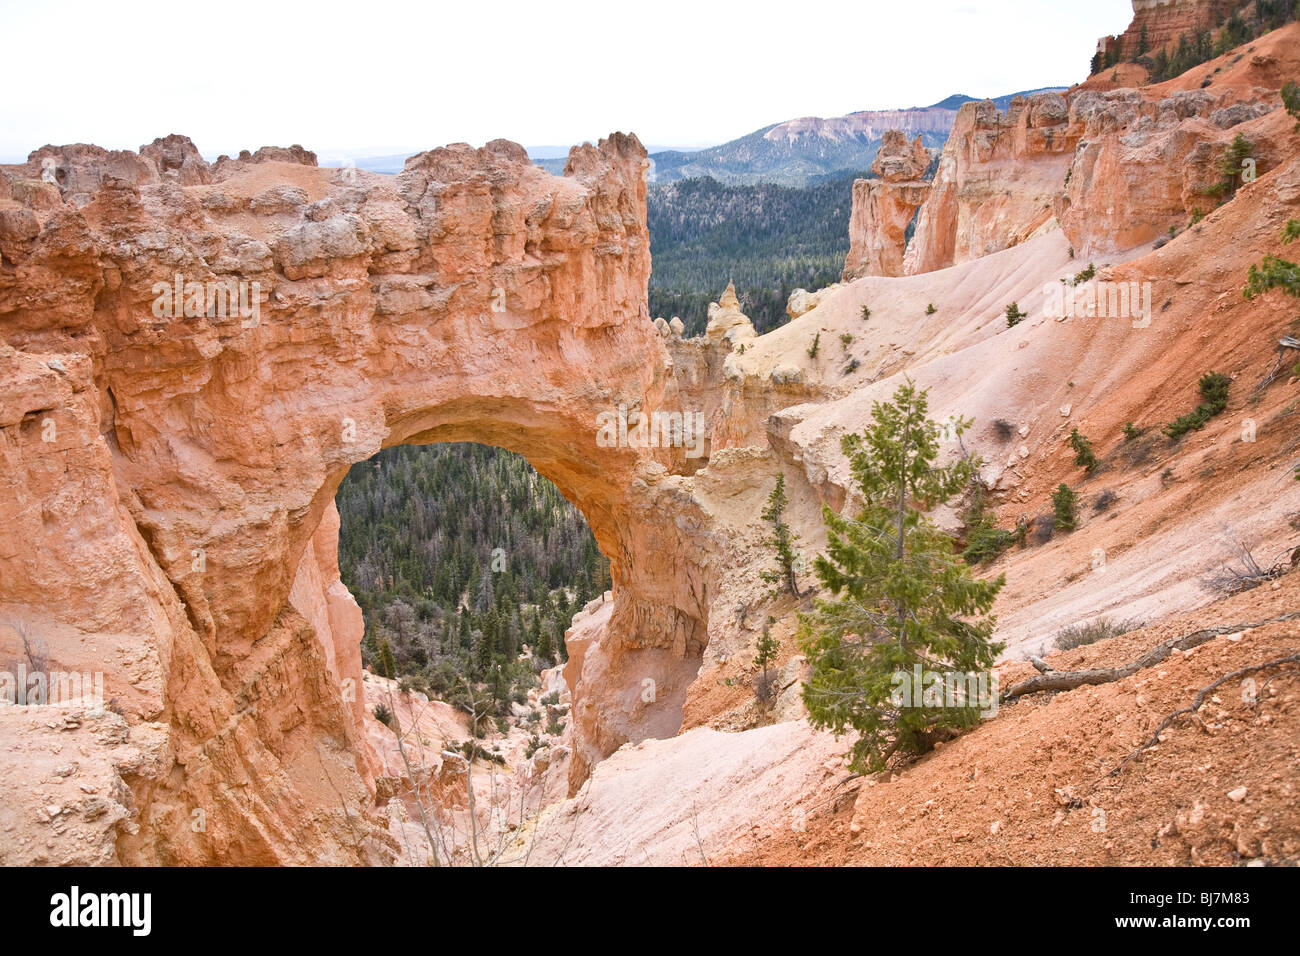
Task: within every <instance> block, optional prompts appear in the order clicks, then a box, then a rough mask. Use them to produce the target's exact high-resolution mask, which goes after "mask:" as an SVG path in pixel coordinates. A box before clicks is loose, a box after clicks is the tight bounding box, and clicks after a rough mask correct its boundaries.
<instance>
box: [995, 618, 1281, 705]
mask: <svg viewBox="0 0 1300 956" xmlns="http://www.w3.org/2000/svg"><path fill="white" fill-rule="evenodd" d="M1296 618H1300V611H1292V612H1291V613H1289V614H1283V615H1281V616H1279V617H1272V618H1269V619H1268V620H1267V621H1257V622H1253V623H1244V624H1222V625H1219V626H1218V627H1207V628H1204V629H1203V630H1199V631H1193V632H1192V633H1191V634H1186V635H1184V636H1182V637H1175V638H1172V639H1170V640H1168V641H1165V642H1164V643H1161V644H1157V645H1156V646H1155V647H1153V648H1151V650H1149V651H1147V652H1146V653H1145V654H1143V655H1142V656H1141V657H1139V658H1138V659H1137V660H1135V661H1132V662H1130V663H1128V664H1125V665H1124V666H1123V667H1085V668H1080V669H1079V670H1075V671H1048V672H1047V673H1044V674H1036V675H1035V676H1033V677H1028V678H1026V679H1025V680H1022V681H1020V682H1019V683H1017V684H1012V685H1011V687H1009V688H1008V689H1007V691H1006V693H1005V694H1003V695H1002V700H1003V701H1008V700H1015V699H1016V698H1017V697H1023V696H1025V695H1026V694H1037V693H1040V692H1042V691H1045V690H1055V691H1062V690H1074V689H1075V688H1077V687H1083V686H1084V685H1086V684H1109V683H1111V682H1112V681H1117V680H1123V679H1124V678H1125V677H1132V676H1133V675H1134V674H1136V673H1137V672H1138V671H1140V670H1143V669H1145V668H1147V667H1152V666H1154V665H1156V664H1159V663H1160V662H1161V661H1163V660H1164V659H1165V658H1167V657H1168V656H1169V655H1170V654H1172V653H1173V652H1174V651H1190V650H1191V649H1192V648H1193V647H1197V646H1199V645H1201V644H1204V643H1206V642H1207V641H1212V640H1214V639H1215V638H1216V637H1219V636H1221V635H1223V634H1235V633H1236V632H1238V631H1248V630H1251V629H1252V628H1256V627H1263V626H1264V625H1265V624H1276V623H1277V622H1279V621H1292V620H1295V619H1296Z"/></svg>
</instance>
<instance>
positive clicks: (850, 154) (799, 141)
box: [530, 86, 1066, 187]
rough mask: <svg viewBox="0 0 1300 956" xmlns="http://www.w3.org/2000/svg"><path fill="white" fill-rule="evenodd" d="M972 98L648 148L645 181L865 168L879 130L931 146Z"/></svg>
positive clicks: (740, 179) (819, 174)
mask: <svg viewBox="0 0 1300 956" xmlns="http://www.w3.org/2000/svg"><path fill="white" fill-rule="evenodd" d="M1064 89H1066V87H1063V86H1059V87H1043V88H1041V89H1038V90H1024V91H1021V92H1019V93H1008V94H1006V95H1004V96H997V97H993V98H992V99H993V102H994V103H995V104H996V105H997V107H998V109H1001V110H1005V109H1006V108H1007V106H1008V105H1009V104H1010V103H1011V100H1012V99H1013V98H1015V97H1017V96H1024V95H1028V94H1029V93H1041V92H1048V91H1060V90H1064ZM975 99H976V98H975V97H973V96H965V95H962V94H954V95H953V96H950V97H948V98H947V99H945V100H941V101H940V102H938V103H935V104H934V105H933V106H919V107H913V108H911V109H902V110H864V111H862V112H858V113H849V114H848V115H847V116H835V117H831V118H829V119H823V118H822V117H819V116H805V117H801V118H799V119H792V120H787V121H785V122H784V123H774V124H773V125H771V126H766V127H764V128H763V129H759V130H755V131H754V132H752V133H749V134H748V135H746V136H742V137H740V138H739V139H733V140H732V141H731V142H729V143H723V144H722V145H720V146H710V147H708V148H706V149H698V150H690V151H686V150H661V151H654V150H651V152H650V159H651V161H652V162H653V163H654V166H653V176H654V178H653V182H656V183H671V182H676V181H677V180H680V179H696V178H700V177H703V176H710V177H712V178H713V179H716V180H717V181H718V182H720V183H725V184H727V185H733V186H737V185H748V184H752V183H776V184H779V185H782V186H798V187H802V186H808V185H813V184H816V183H818V182H824V181H826V179H828V178H832V177H836V176H838V175H839V174H841V173H844V172H846V171H849V170H855V169H867V168H869V167H870V166H871V163H872V161H873V160H874V159H875V158H876V151H877V150H878V149H879V148H880V141H881V138H882V136H883V134H884V132H885V130H887V129H901V130H903V131H904V132H905V133H907V134H908V135H909V136H916V135H918V134H919V135H920V136H921V140H922V142H923V143H925V145H926V146H928V147H931V148H937V147H940V146H942V145H943V144H944V143H945V142H946V141H947V139H948V133H949V132H950V131H951V130H952V124H953V121H954V120H955V119H956V118H957V110H958V108H959V107H960V106H961V105H962V104H963V103H968V102H971V101H973V100H975ZM530 155H533V158H534V161H535V162H536V163H537V164H538V165H539V166H542V167H544V168H545V169H548V170H550V171H551V172H554V173H560V172H563V171H564V158H563V157H558V158H554V159H549V158H541V157H539V156H536V155H534V154H532V153H531V152H530Z"/></svg>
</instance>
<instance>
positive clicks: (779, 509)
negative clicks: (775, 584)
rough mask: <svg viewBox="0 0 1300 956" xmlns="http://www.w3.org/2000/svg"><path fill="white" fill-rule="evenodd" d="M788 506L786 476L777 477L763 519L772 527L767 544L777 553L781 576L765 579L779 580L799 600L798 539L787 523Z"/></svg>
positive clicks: (771, 576)
mask: <svg viewBox="0 0 1300 956" xmlns="http://www.w3.org/2000/svg"><path fill="white" fill-rule="evenodd" d="M787 504H789V501H788V500H787V499H786V496H785V475H777V476H776V486H775V487H774V488H773V489H772V493H771V494H769V495H768V496H767V507H766V508H764V509H763V515H762V517H763V520H764V521H767V522H770V523H771V525H772V537H770V538H768V539H767V543H768V544H770V545H771V546H772V548H773V550H775V551H776V561H777V564H778V565H779V566H780V569H781V570H780V573H779V574H764V575H763V577H764V579H765V580H769V581H775V580H779V581H780V582H781V583H782V585H783V586H784V587H785V589H786V590H787V591H789V592H790V594H792V595H793V596H794V597H796V598H798V597H802V595H801V594H800V593H799V582H798V580H797V579H796V578H795V573H794V562H795V557H796V552H795V545H796V544H797V543H798V539H797V538H796V537H795V535H794V532H792V531H791V530H790V526H789V525H787V524H786V523H785V509H786V505H787Z"/></svg>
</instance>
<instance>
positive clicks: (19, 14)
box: [0, 0, 1132, 161]
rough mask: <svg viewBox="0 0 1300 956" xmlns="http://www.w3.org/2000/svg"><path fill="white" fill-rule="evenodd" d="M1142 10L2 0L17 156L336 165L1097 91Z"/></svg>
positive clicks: (7, 139)
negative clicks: (1094, 61) (428, 151)
mask: <svg viewBox="0 0 1300 956" xmlns="http://www.w3.org/2000/svg"><path fill="white" fill-rule="evenodd" d="M1131 17H1132V7H1131V4H1130V2H1129V0H1086V2H1083V3H1062V2H1060V0H906V2H898V0H890V2H880V0H847V2H846V0H838V2H826V0H800V2H798V3H790V2H788V0H787V2H783V3H768V2H765V0H749V2H725V3H723V2H716V0H684V2H683V0H655V2H652V3H647V4H632V3H627V2H620V0H603V2H600V0H596V2H591V0H568V2H565V0H558V2H557V0H550V2H545V0H532V2H516V0H462V2H457V3H446V2H428V3H415V2H413V3H406V2H401V0H395V2H388V3H377V2H365V0H351V2H346V3H339V2H333V0H319V2H309V3H288V2H279V0H218V2H216V3H197V2H192V0H172V2H156V3H155V2H148V0H145V2H129V0H124V2H115V0H93V2H67V3H58V4H55V3H49V2H45V0H0V25H2V26H0V29H2V30H3V36H4V40H5V43H4V51H5V52H4V74H5V80H6V84H5V85H6V95H5V96H4V98H3V101H0V160H4V161H14V160H18V159H24V158H26V155H27V153H28V152H29V151H30V150H32V149H35V148H36V147H38V146H41V145H43V144H45V143H54V144H60V145H61V144H64V143H75V142H93V143H98V144H99V145H101V146H106V147H110V148H118V149H122V148H125V149H137V148H138V147H139V146H140V145H141V144H143V143H147V142H149V141H150V140H152V139H153V138H154V137H155V136H163V135H166V134H168V133H173V132H175V133H184V134H186V135H188V136H189V137H190V138H191V139H193V140H194V142H195V144H196V145H197V146H198V147H199V150H200V151H201V152H202V153H203V154H204V155H206V156H210V157H211V156H215V155H216V154H218V153H223V152H224V153H232V154H233V153H235V152H237V151H238V150H239V149H241V148H248V149H256V148H257V147H258V146H263V145H272V144H274V145H288V144H290V143H301V144H302V145H304V146H306V147H307V148H309V149H314V150H316V151H317V152H318V153H319V154H320V156H321V158H322V160H327V159H329V158H331V156H342V155H344V154H350V155H365V154H368V153H384V152H405V151H408V150H412V149H425V148H429V147H432V146H440V145H443V144H445V143H451V142H462V141H463V142H469V143H473V144H475V145H479V144H481V143H483V142H486V141H487V140H489V139H493V138H496V137H498V136H502V137H505V138H507V139H513V140H515V141H517V142H521V143H523V144H525V145H528V146H537V145H543V144H570V143H576V142H581V141H583V140H584V139H592V140H594V139H595V138H597V137H599V136H603V135H605V134H607V133H609V132H610V131H612V130H616V129H618V130H625V131H627V130H630V131H633V132H635V133H636V134H637V135H638V136H640V137H641V140H642V142H645V143H653V144H659V145H702V144H709V143H720V142H725V141H726V140H728V139H732V138H734V137H736V136H739V135H743V134H744V133H748V132H750V131H752V130H755V129H758V128H760V127H762V126H766V125H767V124H769V123H773V122H777V121H780V120H784V119H790V118H793V117H798V116H837V115H841V114H843V113H848V112H852V111H854V110H863V109H889V108H894V107H907V106H925V105H928V104H930V103H934V102H936V101H938V100H940V99H943V98H944V97H946V96H948V95H949V94H951V93H966V94H968V95H972V96H995V95H1000V94H1003V93H1011V92H1014V91H1016V90H1022V89H1030V88H1034V87H1040V86H1052V85H1058V84H1061V85H1064V84H1069V83H1072V82H1077V81H1079V80H1082V79H1083V78H1084V77H1085V76H1086V75H1087V70H1088V62H1089V59H1090V58H1091V56H1092V53H1093V51H1094V49H1095V44H1096V41H1097V38H1098V37H1099V36H1102V35H1103V34H1107V33H1111V34H1113V33H1118V32H1120V31H1121V30H1123V29H1124V28H1125V27H1126V26H1127V25H1128V23H1129V20H1130V19H1131Z"/></svg>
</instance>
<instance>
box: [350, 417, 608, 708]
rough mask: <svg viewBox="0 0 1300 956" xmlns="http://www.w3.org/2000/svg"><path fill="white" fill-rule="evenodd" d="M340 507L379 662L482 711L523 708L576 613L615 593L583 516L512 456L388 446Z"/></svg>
mask: <svg viewBox="0 0 1300 956" xmlns="http://www.w3.org/2000/svg"><path fill="white" fill-rule="evenodd" d="M337 503H338V508H339V514H340V516H341V518H342V526H341V529H340V532H339V569H340V572H341V575H342V578H343V582H344V584H346V585H347V587H348V589H349V590H350V591H351V592H352V594H353V595H354V596H355V597H356V599H357V602H358V603H359V604H360V605H361V610H362V612H363V614H364V615H365V622H366V636H365V640H364V642H363V645H362V654H363V658H364V660H365V663H366V665H367V666H368V667H369V668H370V669H371V670H372V671H374V672H375V673H377V674H380V675H382V676H388V677H392V678H396V679H400V680H402V681H403V683H404V684H405V685H406V686H408V687H412V688H414V689H417V690H421V691H425V692H427V693H429V694H431V695H434V696H437V697H440V698H442V699H444V700H448V701H451V702H453V703H457V704H460V705H462V706H467V707H468V706H470V705H472V706H473V709H474V710H475V711H476V712H479V713H484V712H487V713H490V714H493V715H496V716H500V717H504V715H505V713H506V712H507V711H508V708H509V704H510V702H511V701H512V700H514V701H516V702H520V703H522V701H523V698H524V696H525V694H526V692H527V689H528V688H529V687H531V686H534V685H535V684H536V673H537V671H539V670H541V669H542V668H544V667H549V666H552V665H554V664H555V663H557V662H559V661H563V660H565V659H566V658H567V651H566V648H565V645H564V631H565V629H566V628H567V627H568V626H569V622H570V620H571V619H572V617H573V614H574V613H575V612H576V611H578V610H579V609H581V608H582V606H583V605H584V604H586V603H587V602H588V601H590V600H591V599H592V598H593V597H597V596H599V595H601V594H603V593H604V592H605V590H606V589H607V588H609V586H610V579H609V563H608V561H607V560H606V558H605V557H604V556H603V555H602V554H601V553H600V551H599V549H598V548H597V547H596V541H595V538H594V537H592V534H591V531H590V529H589V528H588V527H587V523H586V521H585V519H584V518H583V517H582V515H581V513H580V512H579V511H578V509H577V508H575V507H574V506H573V505H571V504H570V503H569V502H568V501H566V500H565V499H564V497H563V496H562V495H561V494H560V492H559V491H558V490H557V489H556V487H555V485H553V484H552V483H551V482H550V481H548V480H547V479H545V478H543V477H542V476H541V475H539V474H537V472H536V471H534V470H533V467H532V466H531V465H530V464H529V463H528V462H527V460H525V459H524V458H523V457H522V456H520V455H517V454H514V453H512V452H507V451H503V450H501V449H498V448H492V447H488V446H486V445H476V444H470V443H456V444H439V445H401V446H398V447H395V448H388V449H385V450H384V451H382V452H380V453H379V454H378V455H376V456H374V457H373V458H371V459H370V460H368V461H364V462H359V463H358V464H356V465H354V466H353V467H352V469H351V471H349V472H348V475H347V477H346V478H345V479H344V480H343V483H342V484H341V485H340V486H339V491H338V495H337ZM525 647H527V648H528V652H527V653H524V652H523V649H524V648H525Z"/></svg>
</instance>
